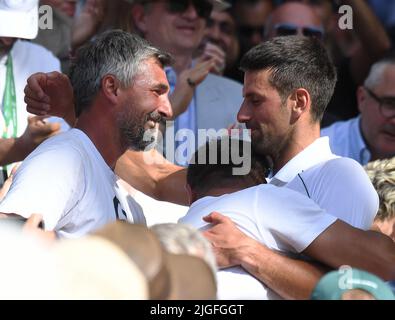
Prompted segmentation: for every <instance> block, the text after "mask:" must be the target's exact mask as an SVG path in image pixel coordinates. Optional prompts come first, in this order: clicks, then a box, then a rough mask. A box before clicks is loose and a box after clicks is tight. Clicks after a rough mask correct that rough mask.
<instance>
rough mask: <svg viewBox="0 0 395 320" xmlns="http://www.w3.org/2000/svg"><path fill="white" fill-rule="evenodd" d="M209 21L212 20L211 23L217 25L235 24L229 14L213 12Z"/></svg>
mask: <svg viewBox="0 0 395 320" xmlns="http://www.w3.org/2000/svg"><path fill="white" fill-rule="evenodd" d="M210 19H212V20H213V21H215V22H218V23H221V22H227V23H230V24H235V21H234V19H233V17H232V15H231V14H230V13H229V12H219V11H213V12H212V13H211V17H210Z"/></svg>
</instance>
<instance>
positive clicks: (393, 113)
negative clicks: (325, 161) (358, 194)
mask: <svg viewBox="0 0 395 320" xmlns="http://www.w3.org/2000/svg"><path fill="white" fill-rule="evenodd" d="M394 83H395V54H394V53H392V54H391V55H388V56H387V57H385V58H383V59H381V60H379V61H378V62H376V63H375V64H374V65H373V66H372V68H371V69H370V72H369V75H368V77H367V78H366V80H365V82H364V85H363V86H361V87H359V88H358V91H357V99H358V108H359V111H360V112H361V114H360V115H359V116H358V117H355V118H353V119H351V120H348V121H342V122H337V123H335V124H333V125H332V126H330V127H328V128H325V129H323V130H322V131H321V135H322V136H329V140H330V146H331V149H332V151H333V152H334V153H335V154H337V155H339V156H344V157H349V158H352V159H354V160H356V161H358V162H359V163H361V164H362V165H365V164H367V163H368V162H369V161H372V160H376V159H384V158H391V157H393V156H395V87H394Z"/></svg>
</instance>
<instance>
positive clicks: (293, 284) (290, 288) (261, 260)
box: [239, 243, 328, 300]
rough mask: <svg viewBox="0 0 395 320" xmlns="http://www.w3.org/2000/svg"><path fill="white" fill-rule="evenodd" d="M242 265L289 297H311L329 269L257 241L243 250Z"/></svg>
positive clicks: (300, 298)
mask: <svg viewBox="0 0 395 320" xmlns="http://www.w3.org/2000/svg"><path fill="white" fill-rule="evenodd" d="M239 261H240V264H241V266H242V267H243V268H244V269H245V270H246V271H247V272H249V273H250V274H251V275H253V276H254V277H256V278H257V279H258V280H260V281H261V282H263V283H265V284H266V285H267V286H268V287H269V288H270V289H272V290H273V291H275V292H276V293H277V294H279V295H280V296H282V297H283V298H285V299H292V300H293V299H297V300H302V299H309V298H310V295H311V293H312V291H313V289H314V287H315V285H316V284H317V282H318V281H319V279H320V278H321V277H322V276H323V275H324V274H325V273H326V272H327V271H328V269H327V268H325V267H323V266H320V265H318V264H314V263H309V262H306V261H302V260H296V259H292V258H289V257H286V256H283V255H281V254H279V253H277V252H274V251H272V250H270V249H268V248H266V247H265V246H262V245H260V244H259V243H256V244H255V245H254V246H249V247H248V248H246V249H245V250H243V254H242V256H240V257H239Z"/></svg>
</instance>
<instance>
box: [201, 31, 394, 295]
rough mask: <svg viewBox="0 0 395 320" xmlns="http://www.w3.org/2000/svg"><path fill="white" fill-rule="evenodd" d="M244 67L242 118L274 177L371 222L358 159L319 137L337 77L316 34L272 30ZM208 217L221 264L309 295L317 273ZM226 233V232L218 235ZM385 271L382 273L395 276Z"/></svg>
mask: <svg viewBox="0 0 395 320" xmlns="http://www.w3.org/2000/svg"><path fill="white" fill-rule="evenodd" d="M241 68H242V70H244V72H245V78H244V89H243V94H244V102H243V104H242V106H241V108H240V111H239V114H238V120H239V122H242V123H245V124H246V126H247V128H248V129H250V130H251V138H252V144H253V147H254V149H255V150H256V151H257V152H259V153H262V154H267V155H269V156H270V157H271V158H272V160H273V171H272V179H271V182H270V183H271V184H274V185H276V186H286V187H288V188H291V189H293V190H295V191H298V192H300V193H302V194H304V195H306V196H307V197H309V198H311V199H312V200H314V201H315V202H316V203H317V204H318V205H319V206H320V207H321V208H323V209H325V210H326V211H327V212H328V213H329V214H331V215H334V216H336V217H338V218H339V219H341V220H343V221H345V222H348V223H349V224H351V225H352V226H354V227H357V228H360V229H363V230H368V229H369V228H370V226H371V224H372V222H373V219H374V217H375V215H376V212H377V209H378V196H377V193H376V192H375V190H374V188H373V186H372V184H371V183H370V181H369V179H368V177H367V176H366V174H365V172H364V171H363V168H362V167H361V166H360V165H359V164H358V163H357V162H355V161H354V160H351V159H347V158H338V157H337V156H335V155H334V154H333V153H332V152H331V150H330V147H329V140H328V138H320V120H321V118H322V115H323V113H324V110H325V108H326V106H327V104H328V102H329V100H330V98H331V96H332V93H333V90H334V86H335V83H336V71H335V69H334V66H333V64H332V62H331V61H330V59H329V56H328V53H327V52H326V50H325V48H324V47H323V46H322V45H321V44H320V42H319V41H317V40H315V39H311V38H302V37H279V38H274V39H272V40H269V41H267V42H265V43H263V44H261V45H259V46H257V47H255V48H254V49H252V50H251V51H249V52H248V53H247V54H246V55H245V56H244V58H243V59H242V62H241ZM206 221H208V222H211V223H214V224H216V226H214V227H213V228H212V229H211V230H209V231H206V236H207V237H208V238H209V239H216V240H217V242H216V243H217V244H218V246H217V247H216V252H217V258H218V259H219V261H225V262H224V265H223V266H229V265H226V264H230V265H233V264H235V263H236V264H239V265H242V266H243V267H244V269H246V270H247V271H248V272H250V273H252V274H253V275H254V276H255V277H256V278H258V279H260V280H261V281H263V282H264V283H266V284H267V285H268V286H269V287H271V288H272V289H274V290H275V291H276V292H277V293H279V294H280V295H282V296H284V297H287V298H307V297H308V294H309V292H310V291H311V289H312V286H311V285H312V284H313V283H314V281H313V282H311V283H309V282H308V279H305V280H301V279H302V278H303V276H304V274H305V273H306V272H304V271H303V269H304V268H305V266H302V265H299V266H298V262H297V261H296V260H295V261H290V260H286V259H283V258H282V257H281V256H279V255H277V254H276V253H275V252H272V251H270V250H267V248H264V247H263V246H262V245H260V244H258V243H257V242H256V241H255V242H254V241H252V239H251V238H249V237H246V236H245V235H244V234H242V233H240V231H239V230H238V229H236V228H234V226H232V224H231V223H230V222H229V221H228V220H226V219H225V218H224V217H221V216H220V215H218V214H215V215H213V216H209V217H208V218H207V219H206ZM224 229H225V230H226V231H224ZM217 230H221V232H219V233H218V232H217ZM221 234H222V235H226V236H222V240H221V241H218V237H220V235H221ZM375 236H376V235H375V234H372V237H373V238H374V237H375ZM372 241H373V240H372ZM229 248H233V249H232V250H229ZM379 250H383V252H384V251H385V250H384V249H379ZM389 250H390V251H389V254H390V255H392V254H393V253H392V251H393V248H389ZM326 254H327V255H328V253H326ZM323 258H325V257H323ZM268 260H271V261H276V263H272V264H270V263H267V261H268ZM387 272H388V273H386V274H381V276H382V277H392V276H394V275H393V274H392V273H391V271H390V270H387ZM310 280H311V279H310Z"/></svg>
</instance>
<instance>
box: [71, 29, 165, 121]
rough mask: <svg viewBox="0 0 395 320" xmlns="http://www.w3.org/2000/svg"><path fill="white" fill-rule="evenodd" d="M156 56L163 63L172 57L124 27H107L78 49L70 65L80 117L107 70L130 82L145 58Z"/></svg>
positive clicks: (123, 81) (125, 84)
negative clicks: (108, 28)
mask: <svg viewBox="0 0 395 320" xmlns="http://www.w3.org/2000/svg"><path fill="white" fill-rule="evenodd" d="M150 58H154V59H156V60H157V61H158V64H160V65H161V66H162V67H164V66H166V65H168V64H170V63H171V62H172V58H171V56H170V55H169V54H167V53H166V52H164V51H162V50H160V49H158V48H156V47H154V46H152V45H151V44H149V43H148V42H147V41H146V40H144V39H142V38H141V37H139V36H137V35H135V34H131V33H128V32H124V31H121V30H110V31H106V32H104V33H102V34H100V35H99V36H97V37H96V38H95V39H94V40H93V41H90V42H88V43H87V44H85V45H84V46H82V47H81V48H79V49H78V51H77V53H76V57H75V58H74V59H73V60H72V65H71V67H70V80H71V84H72V86H73V88H74V99H75V108H76V115H77V117H78V116H79V115H80V114H81V112H82V111H83V110H85V109H87V108H88V107H89V106H90V105H91V103H92V102H93V99H94V97H95V96H96V94H97V93H98V92H99V90H100V87H101V80H102V78H103V77H104V76H105V75H106V74H112V75H114V76H116V77H117V79H118V80H119V81H120V82H121V84H122V85H123V86H125V87H127V86H129V85H130V84H131V83H132V81H133V77H134V76H135V74H136V72H138V69H139V67H140V64H141V62H142V61H144V60H147V59H150Z"/></svg>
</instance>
